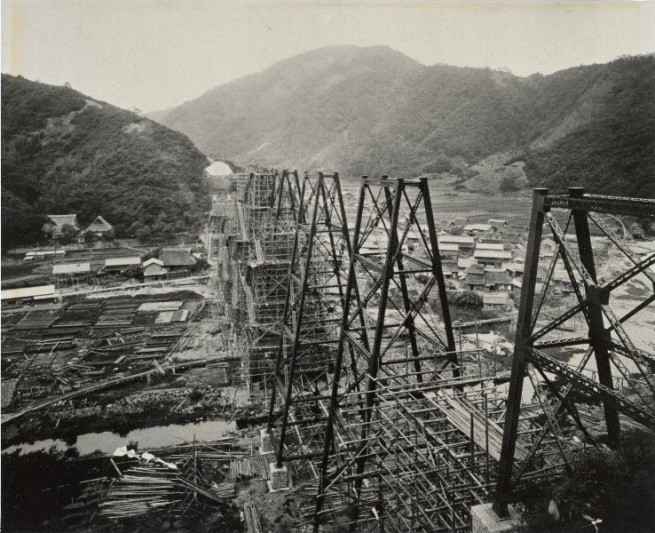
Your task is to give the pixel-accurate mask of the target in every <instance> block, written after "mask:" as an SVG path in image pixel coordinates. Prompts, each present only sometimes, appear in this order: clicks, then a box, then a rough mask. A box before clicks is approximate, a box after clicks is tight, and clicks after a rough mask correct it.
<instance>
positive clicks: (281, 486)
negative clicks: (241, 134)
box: [268, 463, 291, 492]
mask: <svg viewBox="0 0 655 533" xmlns="http://www.w3.org/2000/svg"><path fill="white" fill-rule="evenodd" d="M268 469H269V478H270V479H269V481H268V490H269V491H270V492H278V491H281V490H289V489H290V488H291V478H290V477H289V470H288V469H287V465H282V466H280V467H278V466H276V464H275V463H271V464H269V465H268Z"/></svg>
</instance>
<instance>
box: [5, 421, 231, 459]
mask: <svg viewBox="0 0 655 533" xmlns="http://www.w3.org/2000/svg"><path fill="white" fill-rule="evenodd" d="M235 429H236V423H235V422H226V421H225V420H212V421H208V422H199V423H196V424H171V425H169V426H155V427H149V428H143V429H135V430H133V431H130V432H129V433H128V434H127V435H126V436H124V437H121V436H120V435H118V434H117V433H112V432H111V431H103V432H102V433H85V434H83V435H78V436H77V440H76V441H75V443H74V444H73V446H69V445H68V444H67V443H66V442H65V441H63V440H61V439H45V440H39V441H36V442H34V443H32V444H15V445H13V446H9V447H7V448H5V449H4V450H2V453H3V454H4V453H12V452H14V451H16V450H18V449H20V450H21V454H24V453H30V452H35V451H39V450H44V451H47V450H49V449H50V448H52V447H53V446H55V447H56V448H57V449H59V450H62V451H64V450H67V449H68V448H71V447H75V448H77V449H78V451H79V452H80V455H88V454H91V453H93V452H95V451H98V450H99V451H101V452H103V453H112V452H113V451H114V450H115V449H116V448H118V447H120V446H125V445H126V444H127V443H128V442H130V441H136V442H138V443H139V448H140V449H142V450H148V449H154V448H161V447H166V446H174V445H176V444H181V443H183V442H191V441H192V440H193V438H194V435H195V438H196V440H197V441H199V442H207V441H212V440H216V439H219V438H221V437H224V436H226V434H227V433H228V432H229V431H233V430H235Z"/></svg>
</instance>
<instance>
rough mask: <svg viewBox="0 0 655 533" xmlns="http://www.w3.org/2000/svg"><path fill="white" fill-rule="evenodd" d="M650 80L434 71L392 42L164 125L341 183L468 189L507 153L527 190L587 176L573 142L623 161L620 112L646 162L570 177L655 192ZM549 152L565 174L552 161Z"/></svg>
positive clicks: (645, 76)
mask: <svg viewBox="0 0 655 533" xmlns="http://www.w3.org/2000/svg"><path fill="white" fill-rule="evenodd" d="M654 73H655V58H654V57H653V56H652V55H647V56H636V57H631V58H630V57H629V58H622V59H618V60H616V61H613V62H611V63H607V64H596V65H587V66H580V67H572V68H569V69H565V70H562V71H559V72H556V73H553V74H550V75H547V76H544V75H541V74H534V75H531V76H528V77H519V76H515V75H513V74H511V73H508V72H504V71H498V70H492V69H488V68H469V67H454V66H449V65H442V64H437V65H430V66H426V65H423V64H421V63H419V62H417V61H415V60H413V59H411V58H409V57H407V56H405V55H403V54H401V53H400V52H397V51H395V50H392V49H391V48H389V47H370V48H360V47H356V46H352V45H347V46H341V47H324V48H320V49H316V50H312V51H309V52H306V53H303V54H300V55H298V56H293V57H290V58H287V59H285V60H283V61H281V62H279V63H276V64H275V65H273V66H271V67H269V68H267V69H265V70H263V71H261V72H259V73H256V74H251V75H248V76H246V77H243V78H240V79H238V80H234V81H232V82H229V83H227V84H224V85H221V86H218V87H215V88H213V89H211V90H209V91H207V92H205V93H204V94H203V95H201V96H200V97H198V98H196V99H194V100H190V101H188V102H186V103H185V104H182V105H181V106H177V107H175V108H172V109H171V110H169V111H168V112H166V113H160V114H159V116H158V117H157V118H158V120H159V121H160V122H162V123H163V124H165V125H167V126H169V127H171V128H174V129H177V130H179V131H182V132H183V133H185V134H187V135H188V136H189V137H190V138H191V139H192V140H193V141H194V142H195V143H196V144H197V146H198V147H199V148H200V149H201V150H203V151H204V152H205V153H207V154H208V155H210V156H212V157H215V158H221V159H230V160H234V161H235V162H236V163H237V164H241V165H248V164H261V165H268V166H273V167H297V168H302V169H305V168H307V169H310V170H311V169H317V168H333V169H338V170H339V171H341V172H342V173H343V174H345V175H358V174H376V173H378V174H380V173H382V174H397V175H402V176H407V177H410V176H416V175H422V174H425V173H439V172H452V173H454V174H455V175H460V176H461V177H462V186H464V187H466V186H467V185H466V183H467V182H468V180H467V179H466V178H472V177H473V176H472V175H470V174H475V172H476V169H475V168H474V167H475V165H477V164H478V163H480V162H481V161H483V160H485V159H486V158H488V157H490V156H492V155H494V154H504V153H511V154H512V156H511V157H510V159H516V157H519V159H521V160H522V162H523V163H524V164H523V166H522V169H524V171H525V180H523V181H525V182H526V183H528V184H530V185H547V186H548V185H554V186H557V187H559V186H561V185H562V183H563V180H562V179H560V178H559V177H558V176H561V175H569V177H570V174H571V173H572V172H573V171H574V170H575V171H576V172H580V165H579V164H578V163H577V162H576V161H575V153H574V150H573V147H574V145H575V143H576V138H577V137H578V136H580V135H582V136H583V138H584V139H585V142H586V143H587V144H589V146H588V147H587V148H588V150H586V151H587V152H590V153H591V152H593V153H594V154H595V156H596V157H600V158H603V159H609V158H611V157H614V156H617V157H618V155H617V154H613V153H612V150H610V152H609V153H606V154H603V151H602V150H600V149H599V146H601V145H602V146H607V144H608V142H609V141H608V139H606V137H607V135H609V133H608V132H606V131H605V132H604V131H602V130H600V129H599V128H600V127H601V125H602V124H604V125H605V126H607V125H608V120H609V117H613V118H612V120H609V122H611V123H612V124H614V126H613V127H615V128H616V127H619V128H620V129H621V130H622V131H623V132H624V134H626V135H627V138H630V137H631V135H632V133H635V134H636V137H637V139H636V140H635V139H631V142H633V141H634V142H637V143H639V145H640V146H641V148H640V150H641V152H643V154H645V155H644V161H643V162H642V163H639V164H637V165H636V168H632V169H629V168H624V167H623V166H621V164H620V161H618V162H617V161H615V160H612V161H609V160H608V161H601V162H600V165H599V164H598V163H597V162H594V161H586V160H585V161H583V162H582V163H583V164H584V165H587V166H591V167H600V168H603V167H606V168H608V169H609V168H610V167H611V168H613V169H614V171H615V172H617V173H618V174H617V176H618V177H617V178H616V180H613V179H612V178H611V177H610V176H608V175H606V174H602V173H599V172H598V171H586V170H585V172H582V173H581V176H582V179H580V180H576V181H577V182H579V183H581V184H583V185H586V186H588V187H589V188H591V189H592V190H597V191H598V192H609V193H612V194H616V193H622V194H623V193H626V194H627V193H630V194H641V195H646V196H651V197H652V196H655V190H654V187H653V185H652V183H649V182H648V179H647V174H648V173H652V172H655V164H653V163H652V162H651V161H650V159H649V158H648V157H647V152H648V151H649V150H650V149H651V148H652V149H653V150H654V151H655V132H654V131H653V126H652V124H653V122H654V121H655V118H653V117H654V116H655V114H654V113H653V109H654V107H655V101H654V100H653V99H652V98H648V97H647V96H646V95H647V94H648V91H649V90H651V89H652V94H655V81H654V80H653V74H654ZM636 93H641V97H640V98H641V99H635V98H634V96H635V94H636ZM614 100H617V101H614ZM628 100H630V101H631V102H632V103H633V104H635V105H637V107H638V108H639V109H640V112H641V113H642V114H644V115H645V116H647V117H650V118H648V119H647V120H646V121H645V123H643V124H642V123H641V122H644V121H639V120H637V119H636V117H635V114H634V113H628V115H627V116H630V117H632V118H631V119H630V120H632V122H631V123H627V122H626V121H627V120H628V118H627V117H624V118H622V117H620V116H617V114H616V112H615V111H616V110H617V109H625V107H626V106H625V102H627V101H628ZM635 121H636V122H635ZM637 122H640V124H637ZM649 124H650V125H649ZM637 130H639V131H640V133H637ZM638 151H639V150H638ZM516 152H518V156H517V154H516ZM551 156H552V161H557V162H558V164H559V165H560V168H553V166H552V165H548V164H546V162H547V161H548V160H549V159H550V158H551ZM514 162H515V161H512V163H504V164H503V165H502V166H504V165H505V164H513V163H514ZM633 167H634V165H633ZM496 170H499V171H500V173H501V174H502V173H503V172H504V171H503V169H502V168H500V167H498V168H497V169H496ZM521 171H522V172H523V170H521ZM632 177H634V179H633V178H632ZM487 181H488V182H489V183H493V182H494V181H493V180H487ZM520 181H521V180H520ZM623 182H625V183H623ZM473 183H475V180H473V181H471V182H470V184H473ZM498 185H499V184H497V186H496V187H495V192H497V191H498Z"/></svg>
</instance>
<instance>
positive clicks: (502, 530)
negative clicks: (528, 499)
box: [471, 503, 524, 533]
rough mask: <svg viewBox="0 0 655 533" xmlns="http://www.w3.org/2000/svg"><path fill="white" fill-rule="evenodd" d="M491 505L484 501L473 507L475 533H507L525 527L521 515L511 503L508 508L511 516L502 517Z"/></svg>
mask: <svg viewBox="0 0 655 533" xmlns="http://www.w3.org/2000/svg"><path fill="white" fill-rule="evenodd" d="M491 505H492V504H490V503H484V504H482V505H474V506H473V507H471V517H472V518H473V522H472V531H473V533H506V532H507V531H521V530H522V529H523V526H524V524H523V522H522V521H521V517H520V516H519V514H518V513H517V512H516V510H515V509H514V508H513V507H512V506H511V505H510V506H508V508H507V510H508V511H509V516H508V517H502V518H501V517H499V516H498V515H497V514H496V513H495V512H494V510H493V509H492V508H491Z"/></svg>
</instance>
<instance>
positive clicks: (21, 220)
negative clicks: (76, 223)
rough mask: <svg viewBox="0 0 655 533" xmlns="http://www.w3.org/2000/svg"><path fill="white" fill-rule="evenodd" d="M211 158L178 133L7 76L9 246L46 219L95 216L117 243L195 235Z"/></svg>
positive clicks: (5, 225)
mask: <svg viewBox="0 0 655 533" xmlns="http://www.w3.org/2000/svg"><path fill="white" fill-rule="evenodd" d="M207 165H208V162H207V158H206V157H205V156H204V155H203V154H202V153H200V152H199V151H198V149H197V148H196V147H195V146H194V145H193V143H192V142H191V141H190V140H189V139H188V138H187V137H186V136H184V135H182V134H181V133H178V132H176V131H172V130H170V129H168V128H166V127H164V126H161V125H160V124H158V123H155V122H153V121H151V120H149V119H147V118H143V117H141V116H138V115H136V114H134V113H131V112H129V111H125V110H122V109H119V108H116V107H114V106H111V105H109V104H106V103H104V102H98V101H95V100H93V99H91V98H89V97H87V96H85V95H83V94H81V93H79V92H77V91H75V90H73V89H71V88H69V87H55V86H50V85H45V84H42V83H36V82H32V81H29V80H26V79H24V78H21V77H13V76H9V75H5V74H3V75H2V240H3V247H4V248H6V247H7V246H9V245H16V244H22V243H27V242H33V241H35V240H38V239H39V238H40V237H41V228H42V226H43V223H44V215H45V214H64V213H76V214H78V219H79V220H80V222H81V223H82V224H88V223H90V222H91V221H92V220H93V219H94V218H95V217H96V216H97V215H102V216H103V217H104V218H106V219H107V220H108V221H109V222H111V223H112V224H113V225H114V227H115V230H116V234H117V236H145V235H152V236H164V235H167V234H172V233H175V232H178V231H183V230H187V229H189V228H190V227H194V226H195V227H197V226H198V225H199V222H200V221H201V219H202V215H203V213H204V212H206V211H207V209H208V208H209V202H210V198H209V194H208V191H207V186H206V184H205V182H204V178H203V170H204V168H205V167H206V166H207Z"/></svg>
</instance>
